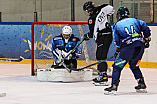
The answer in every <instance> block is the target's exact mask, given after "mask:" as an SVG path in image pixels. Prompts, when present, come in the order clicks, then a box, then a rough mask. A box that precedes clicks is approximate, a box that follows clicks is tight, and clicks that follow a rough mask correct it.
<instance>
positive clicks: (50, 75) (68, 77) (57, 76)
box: [37, 68, 93, 82]
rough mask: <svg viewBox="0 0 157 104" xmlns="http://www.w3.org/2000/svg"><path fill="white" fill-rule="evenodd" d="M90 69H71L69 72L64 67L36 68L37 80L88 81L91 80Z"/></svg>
mask: <svg viewBox="0 0 157 104" xmlns="http://www.w3.org/2000/svg"><path fill="white" fill-rule="evenodd" d="M92 73H93V70H92V69H84V71H72V72H71V73H69V72H68V71H67V70H66V69H53V68H51V69H37V80H38V81H61V82H75V81H89V80H92Z"/></svg>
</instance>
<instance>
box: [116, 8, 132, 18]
mask: <svg viewBox="0 0 157 104" xmlns="http://www.w3.org/2000/svg"><path fill="white" fill-rule="evenodd" d="M128 15H130V13H129V10H128V8H127V7H120V8H119V9H118V11H117V16H116V18H117V20H119V19H122V18H125V17H128Z"/></svg>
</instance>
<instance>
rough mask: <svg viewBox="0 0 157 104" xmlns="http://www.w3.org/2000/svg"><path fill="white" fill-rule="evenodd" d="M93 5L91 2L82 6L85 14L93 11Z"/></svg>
mask: <svg viewBox="0 0 157 104" xmlns="http://www.w3.org/2000/svg"><path fill="white" fill-rule="evenodd" d="M94 8H95V7H94V3H93V2H92V1H88V2H86V3H85V4H84V5H83V10H84V11H86V12H90V11H92V10H93V9H94Z"/></svg>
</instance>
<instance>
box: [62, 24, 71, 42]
mask: <svg viewBox="0 0 157 104" xmlns="http://www.w3.org/2000/svg"><path fill="white" fill-rule="evenodd" d="M71 34H72V28H71V27H70V26H64V27H63V29H62V36H63V38H64V39H65V41H68V39H69V38H70V37H71ZM66 43H67V42H66Z"/></svg>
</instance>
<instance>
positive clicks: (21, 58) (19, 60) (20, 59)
mask: <svg viewBox="0 0 157 104" xmlns="http://www.w3.org/2000/svg"><path fill="white" fill-rule="evenodd" d="M23 59H24V58H23V57H22V56H20V58H19V59H17V60H7V59H0V61H7V62H21V61H22V60H23Z"/></svg>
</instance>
